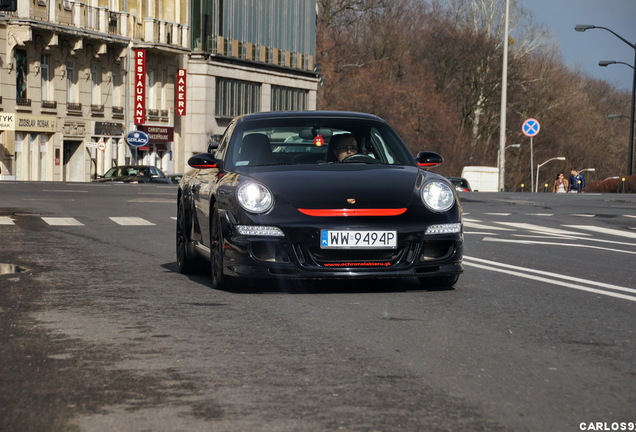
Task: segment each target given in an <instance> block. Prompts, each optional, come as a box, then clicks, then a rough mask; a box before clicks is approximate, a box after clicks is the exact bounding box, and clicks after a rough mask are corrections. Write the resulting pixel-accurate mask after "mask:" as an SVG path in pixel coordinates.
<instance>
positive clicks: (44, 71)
mask: <svg viewBox="0 0 636 432" xmlns="http://www.w3.org/2000/svg"><path fill="white" fill-rule="evenodd" d="M40 77H41V80H42V102H44V101H52V100H53V99H54V97H53V77H52V73H51V56H50V55H42V57H40Z"/></svg>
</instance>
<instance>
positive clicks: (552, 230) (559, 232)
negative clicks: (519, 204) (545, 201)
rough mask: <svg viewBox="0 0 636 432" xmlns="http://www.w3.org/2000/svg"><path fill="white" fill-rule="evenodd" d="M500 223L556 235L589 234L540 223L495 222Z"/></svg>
mask: <svg viewBox="0 0 636 432" xmlns="http://www.w3.org/2000/svg"><path fill="white" fill-rule="evenodd" d="M495 223H497V224H500V225H506V226H510V227H514V228H518V229H521V230H528V231H534V232H538V233H541V234H554V235H557V236H578V237H580V236H589V235H591V234H588V233H577V232H572V231H566V230H562V229H558V228H548V227H544V226H541V225H533V224H528V223H516V222H495Z"/></svg>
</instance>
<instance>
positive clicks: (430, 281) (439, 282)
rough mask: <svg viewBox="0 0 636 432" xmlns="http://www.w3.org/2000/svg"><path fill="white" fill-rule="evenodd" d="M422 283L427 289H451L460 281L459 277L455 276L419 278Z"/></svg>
mask: <svg viewBox="0 0 636 432" xmlns="http://www.w3.org/2000/svg"><path fill="white" fill-rule="evenodd" d="M419 280H420V283H421V284H422V285H423V286H426V287H430V288H433V289H435V288H441V289H444V288H450V287H452V286H453V285H455V284H456V283H457V281H458V280H459V275H458V274H455V275H450V276H435V277H430V278H424V277H422V278H419Z"/></svg>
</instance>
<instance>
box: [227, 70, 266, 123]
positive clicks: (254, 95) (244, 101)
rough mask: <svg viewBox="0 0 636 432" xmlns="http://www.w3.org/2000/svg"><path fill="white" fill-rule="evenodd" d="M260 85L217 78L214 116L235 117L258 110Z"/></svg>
mask: <svg viewBox="0 0 636 432" xmlns="http://www.w3.org/2000/svg"><path fill="white" fill-rule="evenodd" d="M260 106H261V85H260V84H259V83H253V82H248V81H239V80H233V79H227V78H218V79H217V82H216V116H217V117H236V116H238V115H243V114H249V113H255V112H259V111H260Z"/></svg>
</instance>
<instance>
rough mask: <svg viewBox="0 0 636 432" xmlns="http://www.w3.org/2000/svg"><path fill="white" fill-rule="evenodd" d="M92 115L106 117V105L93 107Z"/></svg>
mask: <svg viewBox="0 0 636 432" xmlns="http://www.w3.org/2000/svg"><path fill="white" fill-rule="evenodd" d="M91 115H92V116H93V117H104V105H91Z"/></svg>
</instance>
